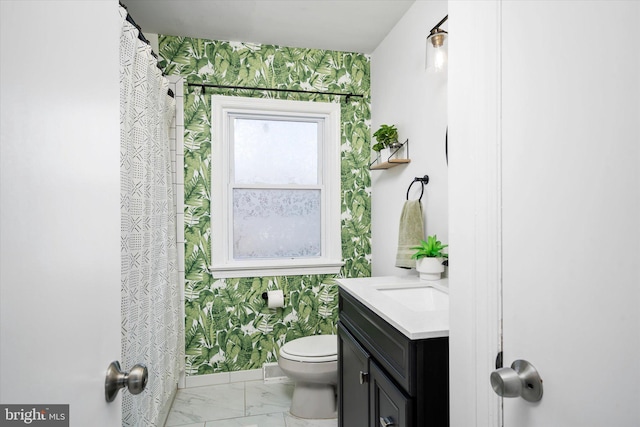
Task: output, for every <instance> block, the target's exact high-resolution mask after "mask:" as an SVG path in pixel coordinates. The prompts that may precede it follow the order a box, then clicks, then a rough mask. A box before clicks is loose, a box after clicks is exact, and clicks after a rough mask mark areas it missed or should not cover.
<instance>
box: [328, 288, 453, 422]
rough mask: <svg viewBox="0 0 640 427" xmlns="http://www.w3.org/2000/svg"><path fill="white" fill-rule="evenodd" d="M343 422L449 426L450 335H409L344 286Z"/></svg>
mask: <svg viewBox="0 0 640 427" xmlns="http://www.w3.org/2000/svg"><path fill="white" fill-rule="evenodd" d="M339 301H340V302H339V317H340V321H339V322H338V425H339V427H387V426H388V427H392V426H393V427H418V426H420V427H448V426H449V340H448V337H438V338H428V339H418V340H411V339H409V338H407V337H406V336H405V335H404V334H402V333H401V332H400V331H398V330H397V329H395V328H394V327H393V326H391V325H390V324H389V323H387V322H386V321H385V320H384V319H382V318H381V317H379V316H378V315H377V314H376V313H374V312H373V311H372V310H370V309H369V308H367V307H366V306H365V305H363V304H362V303H361V302H360V301H358V300H357V299H356V298H354V297H353V296H352V295H351V294H349V293H348V292H346V291H344V290H343V289H340V300H339Z"/></svg>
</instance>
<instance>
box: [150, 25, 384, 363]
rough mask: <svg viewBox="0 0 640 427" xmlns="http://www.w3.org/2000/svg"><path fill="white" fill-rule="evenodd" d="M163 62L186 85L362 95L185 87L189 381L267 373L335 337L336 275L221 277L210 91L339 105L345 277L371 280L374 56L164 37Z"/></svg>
mask: <svg viewBox="0 0 640 427" xmlns="http://www.w3.org/2000/svg"><path fill="white" fill-rule="evenodd" d="M159 41H160V62H159V64H160V66H161V68H163V70H164V72H165V74H167V75H181V76H183V77H184V78H185V80H186V81H187V83H202V82H204V83H212V84H219V85H228V86H242V87H260V88H281V89H296V90H306V91H324V92H341V93H344V92H350V93H354V94H361V95H364V97H363V98H355V97H351V98H349V99H346V98H345V97H337V96H330V95H314V94H306V93H295V92H286V93H282V92H273V91H271V92H269V91H263V90H250V89H241V90H229V89H211V88H206V92H205V93H203V92H202V88H201V87H196V86H189V85H185V92H186V93H185V105H184V125H185V135H184V173H185V176H184V179H185V195H184V203H185V211H184V214H185V240H186V248H185V276H186V277H185V287H186V289H185V299H186V301H185V313H186V326H185V331H186V352H185V354H186V370H187V375H201V374H209V373H217V372H230V371H238V370H247V369H258V368H261V367H262V365H263V364H264V363H265V362H275V361H277V354H278V350H279V348H280V346H282V345H283V344H284V343H285V342H287V341H290V340H292V339H295V338H299V337H302V336H308V335H314V334H320V333H322V334H329V333H336V323H337V320H338V319H337V317H338V307H337V305H338V289H337V285H335V284H334V283H333V282H332V279H333V276H326V275H310V276H286V277H256V278H242V279H214V278H213V277H212V276H211V275H210V274H209V273H208V271H207V265H208V263H209V259H210V252H211V249H210V248H211V239H212V238H215V236H212V235H211V209H210V205H211V187H212V185H215V183H212V182H211V170H210V167H211V123H212V120H211V101H210V99H211V98H210V95H213V94H220V95H229V96H246V97H261V98H278V99H292V100H306V101H314V102H341V103H342V104H341V110H342V116H341V122H342V123H341V125H342V172H341V173H342V178H341V179H342V255H343V259H344V262H345V265H344V267H343V268H342V270H341V273H340V276H341V277H367V276H370V275H371V265H370V261H371V259H370V258H371V215H370V212H371V201H370V194H371V180H370V175H369V167H368V166H369V156H370V148H369V146H370V136H369V135H370V130H369V128H370V95H369V88H370V86H369V85H370V79H369V66H370V62H369V58H368V57H367V56H365V55H362V54H358V53H349V52H335V51H327V50H316V49H300V48H290V47H279V46H271V45H259V44H251V43H239V42H225V41H211V40H203V39H195V38H188V37H174V36H160V40H159ZM271 289H282V290H283V291H284V294H285V307H284V308H282V309H277V310H270V309H268V308H267V307H266V304H265V303H264V301H263V300H262V298H261V295H262V292H264V291H266V290H271Z"/></svg>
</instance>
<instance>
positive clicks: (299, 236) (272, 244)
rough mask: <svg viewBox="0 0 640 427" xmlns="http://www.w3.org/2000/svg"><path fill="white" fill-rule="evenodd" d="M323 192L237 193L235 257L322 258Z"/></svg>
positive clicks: (234, 201)
mask: <svg viewBox="0 0 640 427" xmlns="http://www.w3.org/2000/svg"><path fill="white" fill-rule="evenodd" d="M320 198H321V194H320V190H272V189H268V190H261V189H260V190H258V189H235V190H233V257H234V259H246V258H283V257H292V258H300V257H318V256H320V255H321V246H320V242H321V241H320V239H321V223H320V217H321V204H320Z"/></svg>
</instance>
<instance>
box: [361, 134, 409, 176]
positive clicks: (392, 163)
mask: <svg viewBox="0 0 640 427" xmlns="http://www.w3.org/2000/svg"><path fill="white" fill-rule="evenodd" d="M403 147H405V149H406V151H405V153H404V154H405V155H406V156H407V158H395V157H393V156H394V155H396V153H398V152H400V150H401V149H402V148H403ZM410 162H411V159H409V139H408V138H407V140H406V141H405V142H403V143H402V144H400V146H399V147H397V148H396V149H395V150H394V151H393V152H391V155H390V156H389V157H388V158H387V161H386V162H381V161H380V157H378V158H377V159H375V160H374V161H373V162H371V163H370V164H369V169H370V170H379V169H389V168H393V167H396V166H398V165H404V164H407V163H410Z"/></svg>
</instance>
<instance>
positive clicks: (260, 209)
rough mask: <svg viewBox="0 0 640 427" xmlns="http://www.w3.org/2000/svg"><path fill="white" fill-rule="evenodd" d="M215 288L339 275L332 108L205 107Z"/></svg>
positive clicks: (336, 112)
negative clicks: (236, 280)
mask: <svg viewBox="0 0 640 427" xmlns="http://www.w3.org/2000/svg"><path fill="white" fill-rule="evenodd" d="M211 108H212V110H211V118H212V124H211V137H212V141H211V239H210V240H211V264H210V266H209V271H211V273H212V274H213V276H214V277H215V278H216V279H217V278H230V277H264V276H290V275H300V274H305V275H306V274H337V273H339V271H340V268H341V267H342V265H343V264H344V263H343V261H342V244H341V243H342V241H341V234H340V220H341V216H340V215H341V214H340V212H341V211H340V172H341V169H340V155H341V152H340V131H341V129H340V104H339V103H337V102H336V103H332V102H309V101H289V100H281V99H261V98H245V97H240V96H221V95H214V96H212V97H211Z"/></svg>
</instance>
